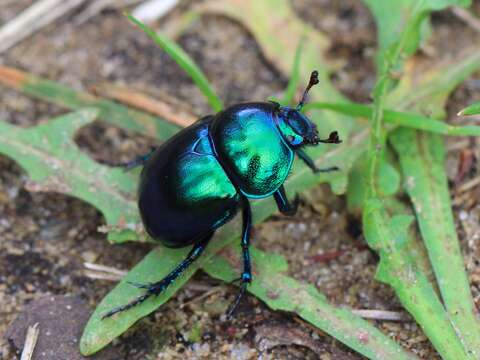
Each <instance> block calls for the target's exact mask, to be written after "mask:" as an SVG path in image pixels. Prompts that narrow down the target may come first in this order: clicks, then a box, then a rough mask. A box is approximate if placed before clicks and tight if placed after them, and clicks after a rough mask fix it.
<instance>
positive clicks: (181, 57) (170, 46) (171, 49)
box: [126, 14, 223, 112]
mask: <svg viewBox="0 0 480 360" xmlns="http://www.w3.org/2000/svg"><path fill="white" fill-rule="evenodd" d="M126 16H127V17H128V19H129V20H130V21H131V22H132V23H134V24H135V25H137V26H138V27H139V28H140V29H142V30H143V31H144V32H145V34H147V35H148V36H149V37H150V38H152V39H153V40H154V41H155V42H156V43H157V44H158V45H159V46H160V47H161V48H162V49H163V50H164V51H165V52H166V53H167V54H168V55H170V56H171V57H172V59H173V60H175V62H176V63H177V64H178V65H180V67H181V68H182V69H183V70H184V71H185V72H186V73H187V74H188V75H189V76H190V77H191V78H192V80H193V82H194V83H195V84H196V85H197V86H198V88H199V89H200V91H201V92H202V93H203V95H205V97H206V98H207V101H208V103H209V104H210V106H211V107H212V110H213V111H214V112H218V111H220V110H222V109H223V103H222V101H221V100H220V98H219V97H218V96H217V94H216V93H215V91H214V90H213V88H212V86H211V85H210V82H209V81H208V80H207V78H206V77H205V75H204V74H203V72H202V71H201V70H200V68H199V67H198V66H197V65H196V64H195V63H194V62H193V60H192V59H191V58H190V56H189V55H188V54H187V53H186V52H185V51H184V50H183V49H182V48H181V47H180V46H178V45H177V44H176V43H175V42H173V41H171V40H170V39H168V38H167V37H165V36H162V35H160V34H158V33H156V32H155V31H154V30H153V29H151V28H150V27H148V26H147V25H145V24H144V23H143V22H141V21H140V20H138V19H135V18H134V17H133V16H132V15H130V14H126Z"/></svg>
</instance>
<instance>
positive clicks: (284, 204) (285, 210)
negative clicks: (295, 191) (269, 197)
mask: <svg viewBox="0 0 480 360" xmlns="http://www.w3.org/2000/svg"><path fill="white" fill-rule="evenodd" d="M273 197H274V199H275V202H276V203H277V207H278V210H279V211H280V212H281V213H282V214H284V215H288V216H293V215H295V213H296V212H297V208H298V203H299V199H298V195H296V196H295V199H294V200H293V204H290V202H289V201H288V198H287V194H286V193H285V188H284V187H283V185H282V186H280V187H279V188H278V190H277V191H275V192H274V193H273Z"/></svg>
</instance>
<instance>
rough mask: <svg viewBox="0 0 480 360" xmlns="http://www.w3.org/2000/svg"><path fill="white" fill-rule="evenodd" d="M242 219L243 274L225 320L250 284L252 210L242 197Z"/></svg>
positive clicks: (246, 200) (230, 315)
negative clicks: (238, 289)
mask: <svg viewBox="0 0 480 360" xmlns="http://www.w3.org/2000/svg"><path fill="white" fill-rule="evenodd" d="M242 219H243V229H242V241H241V246H242V256H243V272H242V277H241V278H240V280H241V282H242V283H241V285H240V291H239V292H238V294H237V297H236V298H235V300H234V301H233V303H232V305H230V307H229V309H228V311H227V318H231V317H232V315H233V313H234V311H235V309H236V308H237V306H238V304H239V303H240V300H241V298H242V296H243V294H244V293H245V291H246V290H247V286H248V284H250V283H251V282H252V264H251V261H250V251H249V247H250V235H251V232H252V209H251V208H250V203H249V202H248V199H247V198H246V197H244V196H242Z"/></svg>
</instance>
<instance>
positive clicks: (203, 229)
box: [103, 71, 341, 318]
mask: <svg viewBox="0 0 480 360" xmlns="http://www.w3.org/2000/svg"><path fill="white" fill-rule="evenodd" d="M317 83H318V72H317V71H313V72H312V73H311V76H310V81H309V83H308V86H307V88H306V89H305V91H304V93H303V96H302V98H301V100H300V102H299V103H298V105H297V106H296V107H295V108H292V107H288V106H280V104H278V103H276V102H252V103H242V104H237V105H233V106H231V107H229V108H227V109H225V110H223V111H221V112H219V113H217V114H216V115H209V116H205V117H203V118H200V119H199V120H198V121H197V122H195V123H194V124H193V125H191V126H189V127H187V128H185V129H183V130H181V131H180V132H178V133H177V134H176V135H174V136H173V137H172V138H170V139H169V140H167V141H166V142H165V143H164V144H162V145H161V146H160V147H158V149H156V150H154V151H152V152H151V153H150V154H149V155H147V156H143V157H140V158H138V159H136V160H135V161H133V162H131V163H128V164H127V167H129V168H130V167H133V166H136V165H140V164H141V165H144V166H143V170H142V172H141V175H140V184H139V187H138V208H139V212H140V216H141V219H142V222H143V225H144V228H145V230H146V231H147V233H148V234H149V235H150V237H152V238H153V239H155V240H158V241H160V242H161V243H163V244H164V245H165V246H168V247H173V248H180V247H186V246H190V245H192V248H191V250H190V252H189V253H188V255H187V256H186V258H185V259H184V260H183V261H182V262H181V263H180V264H178V265H177V266H176V267H175V268H174V269H173V270H172V271H171V272H170V273H169V274H168V275H167V276H166V277H165V278H163V279H162V280H160V281H158V282H154V283H148V284H137V283H130V284H132V285H134V286H137V287H139V288H142V289H145V293H144V294H142V295H141V296H138V297H137V298H135V299H134V300H132V301H131V302H129V303H127V304H125V305H122V306H119V307H116V308H114V309H112V310H110V311H109V312H107V313H106V314H105V315H103V318H106V317H110V316H112V315H114V314H116V313H119V312H122V311H125V310H127V309H130V308H132V307H134V306H136V305H138V304H140V303H142V302H143V301H145V300H146V299H148V298H149V297H151V296H153V295H158V294H160V293H162V292H163V291H164V290H165V289H166V288H167V287H168V286H169V285H170V284H172V283H173V282H174V281H175V279H176V278H177V277H178V276H180V275H181V274H182V273H183V272H184V271H185V269H187V268H188V267H189V266H190V265H191V264H192V263H193V262H194V261H195V260H196V259H198V258H199V257H200V255H201V254H202V253H203V251H204V250H205V248H206V246H207V244H208V242H209V241H210V239H211V238H212V236H213V234H214V232H215V230H216V229H218V228H219V227H221V226H222V225H224V224H225V223H227V222H228V221H229V220H231V219H232V218H233V217H234V216H235V214H236V213H237V211H238V210H239V209H240V208H241V210H242V218H243V227H242V236H241V241H240V244H241V249H242V257H243V271H242V274H241V277H240V279H239V280H240V281H241V286H240V291H239V293H238V295H237V297H236V299H235V301H234V302H233V303H232V305H231V307H230V309H229V311H228V316H229V317H230V316H231V315H232V314H233V312H234V310H235V308H236V306H237V305H238V303H239V301H240V299H241V297H242V295H243V294H244V293H245V291H246V288H247V286H248V284H249V283H251V281H252V269H251V262H250V254H249V245H250V235H251V228H252V211H251V208H250V202H249V200H250V199H261V198H265V197H268V196H273V197H274V199H275V201H276V204H277V206H278V209H279V211H280V212H281V213H283V214H285V215H293V214H295V212H296V210H297V207H298V196H297V197H295V200H294V201H293V203H291V202H290V201H289V200H288V198H287V196H286V194H285V189H284V186H283V183H284V182H285V180H286V178H287V176H288V175H289V172H290V170H291V167H292V163H293V160H294V156H295V154H296V155H297V156H298V157H299V158H300V159H301V160H303V161H304V162H305V164H306V165H307V166H308V167H310V169H312V170H313V171H314V172H326V171H333V170H338V168H337V167H331V168H326V169H318V168H317V167H316V165H315V163H314V162H313V160H312V159H311V158H310V157H309V156H308V155H307V154H306V153H305V152H304V150H303V147H304V146H306V145H317V144H319V143H327V144H339V143H340V142H341V140H340V139H339V137H338V134H337V132H336V131H334V132H332V133H330V135H329V137H328V138H327V139H320V138H319V136H318V131H317V128H316V126H315V124H314V123H313V122H312V121H311V120H309V119H308V118H307V117H306V116H305V115H303V114H302V113H301V110H302V107H303V105H304V104H305V101H306V98H307V94H308V92H309V90H310V88H311V87H312V86H314V85H316V84H317Z"/></svg>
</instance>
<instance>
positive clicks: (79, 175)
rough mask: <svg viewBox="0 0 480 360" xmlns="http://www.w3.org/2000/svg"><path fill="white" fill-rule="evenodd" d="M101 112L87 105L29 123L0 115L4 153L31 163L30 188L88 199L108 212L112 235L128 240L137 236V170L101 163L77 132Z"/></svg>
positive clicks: (0, 145) (114, 238) (0, 146)
mask: <svg viewBox="0 0 480 360" xmlns="http://www.w3.org/2000/svg"><path fill="white" fill-rule="evenodd" d="M97 114H98V111H97V110H95V109H85V110H81V111H78V112H74V113H70V114H67V115H64V116H60V117H58V118H57V119H54V120H51V121H49V122H47V123H45V124H41V125H37V126H34V127H31V128H27V129H24V128H20V127H17V126H13V125H10V124H8V123H6V122H3V121H0V153H1V154H4V155H6V156H8V157H10V158H12V159H13V160H15V161H17V162H18V163H19V164H20V166H21V167H22V168H24V169H25V171H26V172H27V174H28V175H29V177H30V181H29V183H28V184H27V185H28V186H27V188H28V189H29V190H31V191H55V192H60V193H64V194H67V195H72V196H75V197H77V198H79V199H82V200H85V201H86V202H88V203H90V204H92V205H93V206H95V207H96V208H97V209H99V210H100V211H101V212H102V214H103V216H104V217H105V221H106V222H107V225H108V226H109V227H111V229H112V230H111V232H110V233H109V239H110V240H112V241H125V240H129V239H131V238H136V237H137V233H136V231H137V224H138V223H139V217H138V212H137V207H136V205H135V195H134V194H135V183H136V176H135V175H133V174H131V173H125V172H124V171H122V170H121V169H114V168H111V167H108V166H105V165H100V164H99V163H97V162H95V161H93V160H92V159H90V158H89V157H88V156H87V155H85V154H83V153H82V152H81V151H80V150H79V149H78V147H77V145H76V144H75V142H74V141H73V137H74V134H75V132H76V131H77V130H78V129H79V128H80V127H82V126H85V125H88V124H89V123H91V122H92V121H93V120H94V119H95V117H96V116H97Z"/></svg>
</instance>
